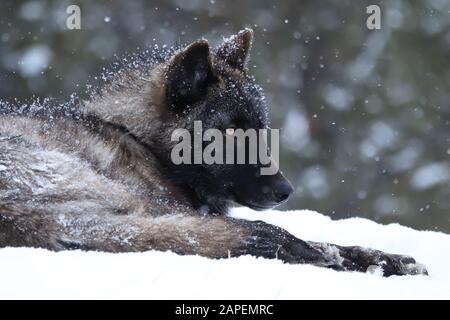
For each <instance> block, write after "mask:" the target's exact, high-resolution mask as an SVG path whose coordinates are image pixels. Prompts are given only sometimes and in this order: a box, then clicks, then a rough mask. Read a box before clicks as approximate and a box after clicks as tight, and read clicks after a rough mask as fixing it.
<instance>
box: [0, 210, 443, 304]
mask: <svg viewBox="0 0 450 320" xmlns="http://www.w3.org/2000/svg"><path fill="white" fill-rule="evenodd" d="M232 215H233V216H235V217H242V218H247V219H250V220H257V219H260V220H265V221H267V222H270V223H273V224H276V225H279V226H281V227H284V228H285V229H287V230H288V231H290V232H291V233H293V234H294V235H296V236H298V237H300V238H302V239H305V240H315V241H327V242H333V243H337V244H341V245H355V244H358V245H362V246H368V247H374V248H377V249H381V250H385V251H389V252H392V253H401V254H408V255H411V256H413V257H415V258H416V260H418V261H420V262H422V263H424V264H425V265H426V266H427V268H428V271H429V273H430V275H429V276H428V277H427V276H403V277H398V276H393V277H389V278H383V277H381V276H380V270H372V273H357V272H336V271H333V270H328V269H323V268H317V267H314V266H310V265H288V264H283V263H282V262H280V261H276V260H267V259H262V258H254V257H251V256H244V257H239V258H232V259H224V260H210V259H206V258H202V257H198V256H178V255H176V254H174V253H171V252H156V251H150V252H145V253H122V254H111V253H100V252H82V251H65V252H59V253H55V252H50V251H47V250H43V249H30V248H4V249H0V261H1V263H0V299H5V298H6V299H13V298H40V299H49V298H57V299H68V298H85V299H95V298H103V299H113V298H114V299H116V298H119V299H121V298H124V299H132V298H135V299H143V298H145V299H315V298H320V299H334V298H337V299H395V298H405V299H416V298H424V299H431V298H434V299H436V298H437V299H443V298H445V299H449V298H450V271H449V267H448V263H450V235H447V234H444V233H439V232H434V231H417V230H413V229H410V228H407V227H404V226H400V225H398V224H390V225H380V224H377V223H375V222H372V221H369V220H366V219H362V218H351V219H346V220H339V221H332V220H331V219H330V218H328V217H326V216H324V215H321V214H319V213H315V212H312V211H308V210H301V211H288V212H281V211H275V210H273V211H266V212H254V211H252V210H250V209H246V208H237V209H235V210H234V211H233V212H232Z"/></svg>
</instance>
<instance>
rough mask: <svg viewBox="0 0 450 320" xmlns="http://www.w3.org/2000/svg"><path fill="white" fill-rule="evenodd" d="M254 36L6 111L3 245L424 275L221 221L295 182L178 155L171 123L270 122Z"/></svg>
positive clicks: (414, 267) (264, 227) (0, 177)
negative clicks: (253, 55)
mask: <svg viewBox="0 0 450 320" xmlns="http://www.w3.org/2000/svg"><path fill="white" fill-rule="evenodd" d="M252 35H253V33H252V31H251V30H244V31H241V32H240V33H239V34H238V35H236V36H234V37H231V38H229V39H227V40H226V41H225V42H224V43H223V44H222V45H221V46H220V47H219V48H217V49H216V50H215V51H214V52H212V53H211V52H210V47H209V44H208V42H207V41H206V40H199V41H196V42H194V43H192V44H191V45H189V46H187V47H186V48H182V49H180V50H172V51H171V50H169V51H167V52H166V53H165V54H161V53H160V54H158V55H156V54H155V53H148V54H144V55H141V56H136V57H134V58H132V59H128V60H127V63H128V65H125V66H122V67H121V68H115V69H112V71H110V72H106V73H105V75H104V77H105V78H106V79H107V83H106V84H104V85H103V86H101V87H99V89H95V91H93V92H92V94H91V98H90V99H89V100H88V101H77V100H76V99H72V101H70V102H69V103H68V104H66V105H57V104H55V103H54V102H52V101H43V102H42V101H41V102H38V103H32V104H29V105H25V106H22V107H21V106H18V105H17V104H7V103H2V104H1V109H0V246H2V247H4V246H30V247H43V248H48V249H51V250H65V249H83V250H101V251H112V252H123V251H145V250H150V249H155V250H171V251H174V252H176V253H179V254H199V255H203V256H206V257H211V258H226V257H229V256H232V257H234V256H240V255H245V254H250V255H254V256H260V257H266V258H278V259H281V260H283V261H285V262H289V263H311V264H314V265H317V266H323V267H329V268H333V269H336V270H357V271H363V272H364V271H366V270H367V269H368V268H369V267H371V266H380V267H382V268H383V269H384V274H385V275H392V274H417V273H425V272H426V271H425V269H424V268H423V267H422V266H421V265H420V264H417V263H416V262H415V261H414V259H412V258H410V257H406V256H400V255H390V254H386V253H382V252H380V251H375V250H370V249H363V248H360V247H341V246H336V245H331V244H324V243H314V242H306V241H302V240H300V239H297V238H295V237H293V236H292V235H290V234H289V233H288V232H286V231H285V230H283V229H280V228H278V227H275V226H273V225H269V224H266V223H263V222H250V221H244V220H237V219H232V218H229V217H227V216H226V212H227V210H228V208H229V207H230V206H231V205H232V204H233V203H240V204H242V205H246V206H250V207H252V208H255V209H262V208H269V207H273V206H274V205H276V204H278V203H280V202H282V201H285V200H286V199H287V196H288V195H289V193H290V192H291V191H292V189H291V187H290V185H289V183H288V182H287V180H286V179H285V178H284V177H283V176H282V175H281V173H277V174H276V175H274V176H258V174H257V172H258V171H259V168H260V165H210V166H207V165H180V166H175V165H174V164H172V162H171V161H170V150H171V149H172V147H173V146H174V144H175V142H171V141H170V135H171V133H172V132H173V130H174V129H176V128H186V129H189V130H191V131H192V130H193V121H194V120H202V121H203V127H204V130H206V129H208V128H221V129H226V128H229V127H237V128H243V129H248V128H255V129H261V128H267V125H268V119H267V108H266V105H265V100H264V96H263V94H262V92H261V89H260V88H259V87H258V86H257V85H255V83H254V80H253V78H252V77H251V76H249V75H248V73H247V70H246V61H247V59H248V53H249V51H250V47H251V42H252Z"/></svg>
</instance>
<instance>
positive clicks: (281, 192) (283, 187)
mask: <svg viewBox="0 0 450 320" xmlns="http://www.w3.org/2000/svg"><path fill="white" fill-rule="evenodd" d="M293 191H294V189H293V188H292V186H291V184H290V183H289V181H287V180H284V181H282V182H281V183H279V184H278V185H277V187H276V188H275V190H274V192H273V193H274V195H275V198H276V201H277V202H278V203H281V202H285V201H287V199H289V196H290V195H291V194H292V192H293Z"/></svg>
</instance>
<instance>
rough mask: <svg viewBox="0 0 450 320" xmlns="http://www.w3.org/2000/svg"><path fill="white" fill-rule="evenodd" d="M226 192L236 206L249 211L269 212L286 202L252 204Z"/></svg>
mask: <svg viewBox="0 0 450 320" xmlns="http://www.w3.org/2000/svg"><path fill="white" fill-rule="evenodd" d="M228 192H229V193H230V194H231V195H232V197H233V201H234V202H235V203H237V204H240V205H242V206H245V207H249V208H250V209H253V210H256V211H263V210H269V209H273V208H275V207H276V206H279V205H280V204H282V203H284V202H286V201H282V202H272V201H270V202H265V203H263V204H262V203H254V202H252V201H244V200H242V199H240V198H239V196H238V195H237V194H236V193H235V192H233V190H231V189H228Z"/></svg>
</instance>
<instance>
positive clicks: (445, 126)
mask: <svg viewBox="0 0 450 320" xmlns="http://www.w3.org/2000/svg"><path fill="white" fill-rule="evenodd" d="M71 4H76V5H79V6H80V7H81V30H68V29H67V28H66V18H67V17H68V14H67V13H66V8H67V6H69V5H71ZM372 4H377V5H379V6H380V7H381V13H382V19H381V20H382V23H381V30H368V29H367V27H366V19H367V18H368V16H369V15H368V14H367V13H366V7H367V6H369V5H372ZM244 27H251V28H253V29H254V31H255V43H254V46H253V52H252V56H251V61H250V69H251V72H252V73H253V74H254V75H255V77H256V79H257V80H258V82H259V83H260V84H261V85H262V87H263V88H264V89H265V91H266V94H267V98H268V102H269V105H270V107H271V117H272V125H271V126H272V127H273V128H281V129H282V138H283V141H282V144H281V153H282V154H281V164H280V165H281V168H282V169H283V171H284V172H285V173H286V175H287V176H288V177H289V178H290V179H291V181H292V183H293V184H294V186H295V188H296V192H295V196H294V197H293V199H291V200H290V201H289V202H288V204H287V205H284V207H283V208H282V209H298V208H308V209H313V210H317V211H319V212H322V213H324V214H328V215H329V216H331V217H332V218H333V219H337V218H344V217H351V216H361V217H367V218H370V219H373V220H376V221H379V222H382V223H388V222H400V223H402V224H406V225H410V226H413V227H415V228H419V229H429V230H443V231H446V232H450V161H449V160H450V106H449V105H450V90H449V88H450V0H424V1H408V0H390V1H375V0H371V1H350V0H347V1H346V0H334V1H332V0H329V1H313V0H310V1H306V0H303V1H298V0H291V1H266V0H254V1H219V0H204V1H203V0H169V1H161V0H158V1H143V0H128V1H119V0H115V1H113V0H111V1H83V0H70V1H60V0H58V1H35V0H33V1H12V0H11V1H8V0H2V1H1V2H0V99H6V100H12V99H13V98H19V99H25V98H29V97H31V96H33V95H34V96H37V97H47V96H52V97H55V98H56V99H58V100H61V101H64V100H67V99H68V97H69V96H70V94H71V93H72V92H77V93H79V94H80V95H82V94H83V88H84V85H85V83H86V82H87V80H88V79H89V76H90V75H95V74H98V73H99V72H100V71H101V68H102V67H104V66H107V65H108V64H109V63H110V62H111V61H113V60H114V59H115V55H119V56H120V55H121V54H124V53H127V52H133V51H136V50H143V49H145V48H146V47H149V46H153V45H155V44H158V45H164V44H166V45H169V46H170V45H174V44H176V43H188V42H190V41H192V40H195V39H198V38H202V37H205V38H207V39H209V40H210V42H211V43H212V44H213V45H217V44H218V43H219V42H220V41H221V40H222V37H223V36H229V35H231V34H233V33H236V32H237V31H239V30H240V29H242V28H244Z"/></svg>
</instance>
